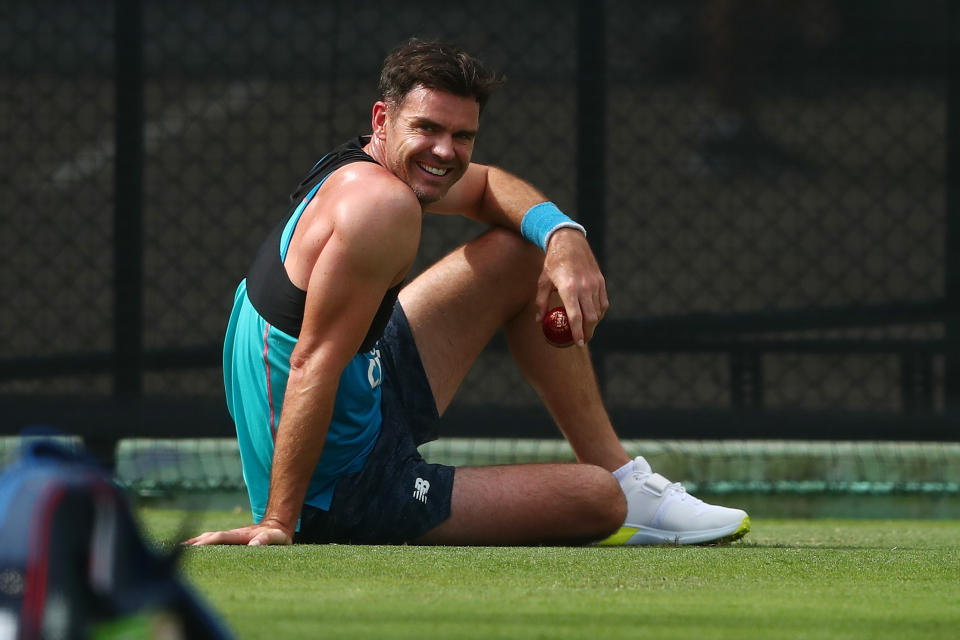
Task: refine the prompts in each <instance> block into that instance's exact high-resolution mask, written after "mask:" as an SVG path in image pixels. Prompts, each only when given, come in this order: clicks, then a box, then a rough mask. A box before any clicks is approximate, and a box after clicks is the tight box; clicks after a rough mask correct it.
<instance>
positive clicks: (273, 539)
mask: <svg viewBox="0 0 960 640" xmlns="http://www.w3.org/2000/svg"><path fill="white" fill-rule="evenodd" d="M182 544H184V545H189V546H194V547H200V546H206V545H211V544H245V545H249V546H251V547H258V546H260V545H265V544H293V533H292V532H291V531H288V530H287V529H286V528H285V527H282V526H280V524H279V523H277V522H267V521H264V522H261V523H260V524H252V525H249V526H246V527H240V528H239V529H231V530H230V531H207V532H206V533H201V534H200V535H198V536H196V537H195V538H190V539H189V540H184V541H183V543H182Z"/></svg>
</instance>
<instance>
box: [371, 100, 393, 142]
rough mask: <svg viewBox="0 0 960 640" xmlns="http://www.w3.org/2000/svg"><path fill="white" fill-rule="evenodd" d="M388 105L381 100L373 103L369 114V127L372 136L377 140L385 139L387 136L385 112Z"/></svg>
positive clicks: (387, 109)
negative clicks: (371, 111) (371, 113)
mask: <svg viewBox="0 0 960 640" xmlns="http://www.w3.org/2000/svg"><path fill="white" fill-rule="evenodd" d="M388 111H389V107H388V106H387V103H386V102H384V101H383V100H378V101H377V102H375V103H373V115H372V116H371V123H370V124H371V129H372V131H373V136H374V137H375V138H377V139H378V140H385V139H386V137H387V115H388V114H387V112H388Z"/></svg>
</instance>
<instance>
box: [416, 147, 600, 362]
mask: <svg viewBox="0 0 960 640" xmlns="http://www.w3.org/2000/svg"><path fill="white" fill-rule="evenodd" d="M544 202H547V198H546V196H545V195H544V194H543V193H541V192H540V191H539V190H538V189H537V188H536V187H534V186H533V185H531V184H530V183H528V182H526V181H524V180H522V179H521V178H518V177H517V176H515V175H513V174H511V173H509V172H507V171H504V170H503V169H499V168H497V167H492V166H487V165H481V164H476V163H472V164H471V165H470V167H469V168H468V169H467V172H466V173H465V174H464V176H463V178H461V179H460V180H459V181H458V182H457V184H455V185H454V186H453V187H452V188H451V189H450V191H449V192H448V193H447V195H446V197H444V198H443V199H442V200H440V201H438V202H436V203H434V204H432V205H430V206H429V207H428V210H429V211H430V212H432V213H451V214H458V215H463V216H466V217H468V218H471V219H473V220H477V221H479V222H483V223H485V224H489V225H491V226H499V227H504V228H507V229H510V230H512V231H514V232H516V233H518V234H519V233H521V229H522V227H523V222H524V216H525V215H527V213H528V212H531V209H534V208H535V207H536V206H537V205H540V204H542V203H544ZM531 215H536V214H535V213H531ZM528 222H529V220H528ZM528 227H529V225H528ZM528 234H529V232H528ZM544 252H545V254H546V255H545V258H544V264H543V272H542V273H541V274H540V279H539V281H538V283H537V297H536V305H537V321H538V322H539V321H540V320H541V319H542V318H543V316H544V315H545V314H546V312H547V305H548V304H549V298H550V294H551V292H553V291H557V293H558V294H559V296H560V299H561V300H562V301H563V306H564V307H565V308H566V310H567V317H568V318H569V320H570V328H571V331H572V333H573V339H574V342H575V343H576V344H578V345H581V346H582V345H583V344H585V343H586V342H587V341H589V340H590V338H591V337H592V336H593V332H594V329H595V328H596V326H597V323H599V322H600V320H601V319H602V318H603V315H604V314H605V313H606V311H607V309H608V308H609V306H610V301H609V299H608V298H607V290H606V284H605V282H604V278H603V274H602V273H601V272H600V268H599V266H598V265H597V260H596V258H595V257H594V255H593V251H592V250H591V249H590V245H589V244H588V243H587V239H586V237H585V235H584V234H583V233H581V232H580V231H579V230H578V229H576V228H567V227H561V228H559V229H557V230H555V231H553V232H552V233H550V234H549V239H548V240H547V242H546V243H545V247H544Z"/></svg>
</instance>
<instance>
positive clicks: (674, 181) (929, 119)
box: [0, 0, 960, 482]
mask: <svg viewBox="0 0 960 640" xmlns="http://www.w3.org/2000/svg"><path fill="white" fill-rule="evenodd" d="M958 16H960V12H958V9H957V7H956V6H955V4H954V3H950V2H947V1H946V0H939V1H934V0H926V1H923V2H917V3H911V4H910V6H909V7H906V6H904V5H903V4H902V3H898V2H893V1H888V2H870V3H865V2H857V1H853V0H848V1H833V2H831V1H829V0H811V1H808V2H788V1H777V0H768V1H761V2H738V1H736V0H718V1H711V0H701V1H693V0H685V1H665V0H661V1H652V0H650V1H644V2H632V1H631V2H628V1H626V0H619V1H616V0H606V1H601V2H596V1H595V2H585V1H574V0H567V1H563V0H559V1H550V2H546V1H542V2H541V1H537V2H508V1H503V2H501V1H497V0H493V1H490V2H484V3H463V4H461V5H460V6H455V7H452V6H451V7H446V6H445V7H443V8H438V7H437V6H436V4H435V3H427V2H418V1H411V2H406V3H404V4H403V5H402V6H397V5H395V4H393V3H386V2H378V1H358V2H346V1H340V0H331V1H330V2H322V3H318V2H306V1H303V2H295V1H282V2H273V3H259V2H252V3H241V4H238V3H235V2H220V1H213V0H204V1H202V2H186V1H183V0H169V1H159V0H157V1H151V0H129V1H123V2H120V1H118V2H110V1H107V0H94V1H89V2H82V3H74V2H66V1H55V0H49V1H45V0H41V1H40V2H22V1H19V0H13V1H10V2H5V3H3V4H2V5H0V60H2V61H3V62H2V64H0V86H2V88H3V90H2V91H0V211H2V216H0V287H2V289H3V290H4V291H5V292H7V297H6V304H4V305H3V308H2V310H0V409H2V414H0V427H2V431H3V432H5V433H8V434H15V433H17V432H18V431H19V430H20V429H21V428H23V427H24V426H27V425H31V424H45V425H49V426H53V427H56V428H59V429H61V430H63V431H64V432H66V433H74V434H79V435H82V436H84V437H85V438H86V439H87V440H88V441H91V442H101V443H106V446H108V447H113V446H114V445H115V443H116V442H117V441H119V440H124V439H127V438H181V437H207V438H210V437H224V438H229V436H230V434H231V426H230V423H229V418H228V416H227V415H226V410H225V408H224V407H223V400H222V386H221V385H222V381H221V376H220V370H219V349H220V344H221V341H222V335H223V331H224V327H225V323H226V314H227V312H228V310H229V305H230V302H231V296H232V292H233V290H234V288H235V286H236V283H237V282H238V281H239V279H240V278H241V277H243V275H244V273H245V270H246V267H247V266H248V262H249V260H250V258H251V256H252V252H253V250H254V249H255V247H256V246H257V245H258V244H259V242H260V241H261V239H262V237H263V235H264V234H265V233H266V232H267V231H268V230H269V229H270V228H271V227H272V226H273V225H274V224H275V221H276V220H277V219H278V218H279V217H280V216H281V215H282V214H283V213H284V211H285V209H286V198H287V194H288V193H289V192H290V190H291V188H292V187H293V186H294V183H295V181H296V180H297V179H298V178H299V176H300V175H301V174H302V173H303V172H304V171H305V169H307V168H309V167H310V166H312V165H313V163H314V162H315V161H316V160H317V158H318V157H319V156H320V155H322V154H323V153H325V152H326V151H327V150H328V149H329V148H331V147H332V146H334V145H335V144H338V143H339V142H342V141H344V140H346V139H347V138H349V137H351V136H353V135H356V134H358V133H365V132H366V131H367V130H368V128H369V110H370V105H371V104H372V102H373V101H374V100H375V99H376V77H377V73H378V68H379V64H380V61H381V60H382V58H383V56H384V54H385V53H386V52H387V51H388V50H389V49H390V48H392V47H393V46H394V45H395V44H397V43H398V42H400V41H402V40H404V39H406V38H407V37H409V36H410V35H421V36H438V37H445V38H450V39H453V40H456V41H458V42H460V43H461V44H463V45H464V46H466V47H467V48H468V49H471V50H473V51H475V52H477V53H478V55H480V56H481V57H483V58H484V59H485V60H487V61H488V62H489V63H490V65H491V66H493V67H494V68H497V69H499V70H501V71H503V72H504V73H505V74H506V75H507V77H508V83H507V85H506V86H505V87H504V89H503V90H502V91H501V92H500V93H499V94H498V95H496V96H494V98H493V99H492V101H491V103H490V105H489V107H488V109H487V111H486V112H485V114H484V117H483V120H482V124H481V133H480V136H479V138H478V143H477V151H476V154H475V159H476V160H478V161H480V162H488V163H494V164H497V165H500V166H502V167H504V168H506V169H508V170H511V171H514V172H516V173H518V174H520V175H522V176H523V177H525V178H526V179H528V180H530V181H531V182H533V183H534V184H536V185H537V186H538V187H540V188H541V189H542V190H543V191H544V192H546V193H547V194H548V195H549V196H550V198H551V199H552V200H554V201H555V202H557V203H558V204H559V205H560V206H561V208H563V209H565V210H566V211H568V212H569V213H570V214H571V215H573V216H574V217H576V218H578V219H579V220H581V221H582V222H584V224H585V225H586V226H587V227H588V228H589V230H590V240H591V243H592V245H593V247H594V250H595V252H596V253H597V255H598V257H599V259H600V261H601V263H602V265H603V267H604V269H605V273H606V276H607V281H608V287H609V290H610V294H611V299H612V307H611V310H610V313H609V314H608V316H607V319H606V320H605V323H604V325H603V326H602V327H601V329H600V331H599V332H598V335H597V337H596V340H595V343H594V351H593V353H594V358H595V362H596V365H597V368H598V373H599V376H600V379H601V383H602V386H603V391H604V395H605V398H606V399H607V402H608V405H609V407H610V410H611V413H612V415H613V416H614V418H615V421H616V422H617V426H618V429H619V430H620V431H621V433H622V434H623V435H624V436H625V437H628V438H660V439H673V438H693V439H703V440H721V441H722V440H726V439H731V438H735V439H738V440H743V439H747V438H750V439H753V438H758V439H763V440H769V439H805V440H810V439H843V440H849V439H873V440H877V439H879V440H891V441H899V440H927V441H939V442H944V441H956V440H957V439H958V435H960V431H958V428H957V424H958V422H957V415H958V414H957V412H956V411H957V402H958V401H960V382H958V379H960V378H958V371H957V357H958V356H957V354H958V353H960V350H958V348H957V346H958V335H960V331H958V330H960V324H958V322H957V308H958V307H957V304H956V302H957V300H958V295H960V294H958V287H957V282H958V279H957V276H958V274H960V261H958V259H957V257H956V254H957V250H956V247H958V246H960V244H958V243H957V241H956V239H957V234H958V228H960V226H958V222H960V195H958V185H960V160H958V149H960V144H958V139H960V67H958V64H957V62H956V61H957V60H960V35H958V33H960V17H958ZM480 231H481V229H479V228H478V227H476V226H475V225H474V224H473V223H470V222H467V221H463V220H458V219H455V218H448V217H443V218H442V219H435V220H434V219H430V218H429V217H428V220H427V222H426V224H425V231H424V236H423V241H422V249H421V256H420V258H419V260H418V263H417V265H416V266H415V272H416V271H417V270H419V269H421V268H423V267H424V266H425V265H427V264H429V263H430V262H432V261H433V260H435V259H436V258H437V257H439V256H440V255H442V254H443V253H445V252H446V251H448V250H449V249H451V248H452V247H453V246H455V245H456V244H458V243H460V242H462V241H464V240H466V239H469V238H470V237H473V236H474V235H476V234H478V233H479V232H480ZM447 423H448V425H447V427H446V430H447V432H448V433H450V434H451V435H457V436H469V437H474V436H477V435H484V436H489V437H503V436H507V435H510V436H512V437H516V438H545V437H554V438H555V437H556V433H555V430H553V428H552V426H551V425H550V422H549V418H548V417H547V415H546V413H545V412H544V411H543V410H542V409H540V408H539V407H538V406H537V401H536V398H535V395H534V394H533V392H532V391H531V390H530V389H529V388H528V387H527V386H526V384H525V383H524V381H523V380H522V378H521V377H520V375H519V373H517V372H516V371H515V370H514V368H513V366H512V363H511V361H510V356H509V354H508V353H507V352H506V350H505V349H504V348H503V346H502V344H501V343H500V342H499V341H498V342H496V343H495V344H494V345H493V346H492V348H491V349H489V350H488V351H487V352H486V353H485V354H484V355H483V356H482V357H481V359H480V361H479V362H478V363H477V366H476V367H475V370H474V372H473V373H471V375H470V377H469V378H468V380H467V382H466V384H465V385H464V388H463V390H462V391H461V393H460V395H459V396H458V398H457V399H456V401H455V404H454V406H453V407H452V409H451V411H450V414H449V417H448V418H447ZM551 446H552V445H551ZM933 475H934V480H931V482H935V481H936V479H935V477H936V476H937V474H936V473H934V474H933ZM954 481H955V479H954Z"/></svg>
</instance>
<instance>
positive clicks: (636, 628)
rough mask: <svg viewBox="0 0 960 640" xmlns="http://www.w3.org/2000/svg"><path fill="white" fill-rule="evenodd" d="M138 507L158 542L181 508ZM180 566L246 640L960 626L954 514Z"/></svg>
mask: <svg viewBox="0 0 960 640" xmlns="http://www.w3.org/2000/svg"><path fill="white" fill-rule="evenodd" d="M143 513H144V518H145V523H146V524H147V526H148V528H149V529H150V531H151V532H152V534H153V535H154V536H156V537H157V538H158V539H169V538H170V537H171V536H173V535H175V532H176V529H177V528H178V525H179V523H180V522H181V521H182V520H183V518H184V517H185V516H184V514H183V512H167V511H158V510H144V512H143ZM246 522H247V516H246V515H240V514H231V513H226V512H224V513H213V514H207V515H206V516H205V517H204V520H203V522H199V523H193V525H194V526H195V527H202V528H219V527H226V526H236V525H239V524H246ZM183 566H184V571H185V573H186V575H187V576H188V577H189V578H190V579H191V580H192V582H193V584H194V585H195V586H196V587H197V588H198V590H199V591H200V592H201V593H203V594H204V595H205V596H206V598H207V599H208V601H209V602H211V603H212V604H213V605H214V606H215V607H216V608H217V610H219V611H220V612H221V614H222V616H223V617H224V619H225V620H226V622H227V623H228V624H229V625H230V626H231V627H232V628H233V629H234V631H235V632H236V633H237V635H238V637H240V638H244V639H246V638H250V639H253V638H269V639H270V640H275V639H276V638H278V637H286V638H384V639H388V638H417V639H418V640H422V639H423V638H444V639H447V638H546V639H550V640H553V639H556V638H591V639H597V640H599V639H600V638H657V639H671V638H698V639H699V638H711V639H712V638H737V639H742V638H871V639H872V638H896V639H897V640H904V639H908V638H924V639H928V638H955V637H957V629H958V627H960V521H955V520H948V521H943V520H929V521H916V520H911V521H907V520H884V521H879V520H763V519H758V520H757V521H755V522H754V523H753V532H752V533H751V534H750V535H748V536H747V538H746V539H745V540H744V541H742V542H738V543H734V544H732V545H729V546H726V547H656V548H649V547H648V548H614V549H609V548H542V547H541V548H489V547H482V548H468V547H447V548H425V547H403V546H397V547H390V546H376V547H361V546H351V545H323V546H313V547H311V546H297V547H286V548H245V547H244V548H236V547H212V548H203V549H190V550H188V551H187V552H186V553H185V556H184V564H183Z"/></svg>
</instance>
